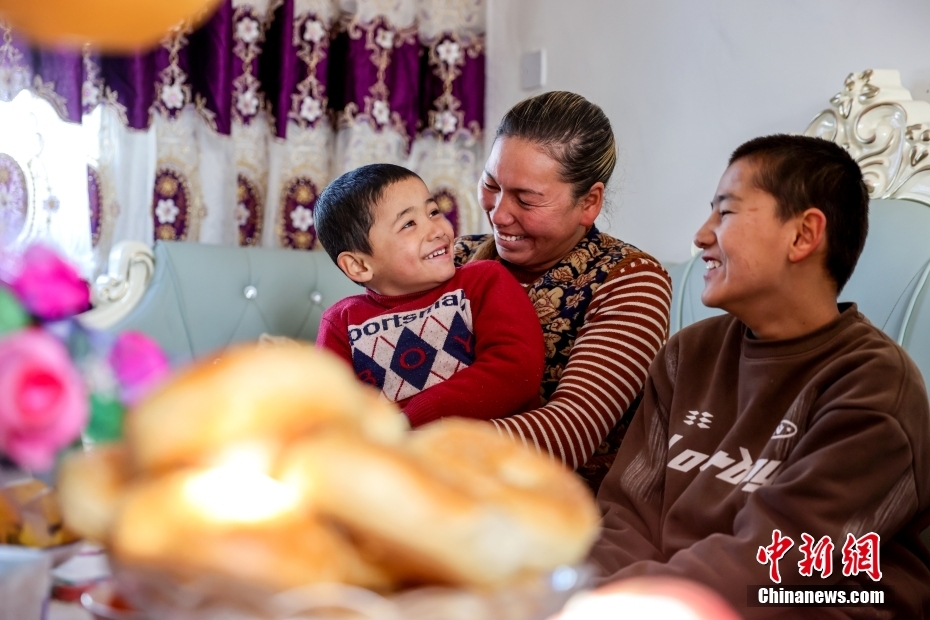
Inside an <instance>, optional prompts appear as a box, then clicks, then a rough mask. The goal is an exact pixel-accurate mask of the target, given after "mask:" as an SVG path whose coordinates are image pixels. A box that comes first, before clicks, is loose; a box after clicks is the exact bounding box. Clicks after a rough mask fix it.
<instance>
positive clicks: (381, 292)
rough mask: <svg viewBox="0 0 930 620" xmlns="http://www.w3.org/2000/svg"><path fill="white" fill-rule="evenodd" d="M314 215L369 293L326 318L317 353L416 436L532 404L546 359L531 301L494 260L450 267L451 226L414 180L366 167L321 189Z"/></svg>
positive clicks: (326, 242) (331, 248) (333, 250)
mask: <svg viewBox="0 0 930 620" xmlns="http://www.w3.org/2000/svg"><path fill="white" fill-rule="evenodd" d="M314 215H315V223H316V229H317V232H318V234H319V236H320V242H321V243H322V244H323V247H324V248H325V249H326V251H327V252H328V253H329V255H330V257H331V258H332V259H333V261H334V262H335V263H336V264H337V265H338V266H339V268H340V269H342V271H343V272H344V273H345V274H346V275H347V276H348V277H349V278H350V279H352V280H353V281H355V282H357V283H359V284H361V285H363V286H365V288H366V289H367V291H366V293H365V294H363V295H356V296H353V297H348V298H346V299H344V300H342V301H340V302H338V303H336V304H334V305H333V306H332V307H330V308H329V309H328V310H327V311H326V312H325V313H324V314H323V319H322V322H321V324H320V332H319V334H318V336H317V345H318V346H320V347H323V348H326V349H330V350H331V351H334V352H335V353H336V354H338V355H340V356H341V357H343V358H344V359H345V360H346V361H347V362H348V363H350V364H351V365H352V366H353V368H354V369H355V372H356V375H357V376H358V378H359V379H360V380H361V381H364V382H366V383H370V384H371V385H373V386H375V387H377V388H378V389H379V390H381V393H382V394H383V395H384V396H385V398H387V399H388V400H390V401H392V402H395V403H397V404H398V406H400V407H401V408H402V409H403V412H404V413H405V414H406V415H407V417H408V418H409V420H410V423H411V425H412V426H419V425H421V424H424V423H426V422H430V421H432V420H436V419H438V418H440V417H447V416H458V417H469V418H482V419H492V418H499V417H504V416H507V415H511V414H513V413H519V412H522V411H524V410H527V409H532V408H534V407H536V406H538V404H539V386H540V383H541V382H542V373H543V363H544V350H543V338H542V328H541V327H540V325H539V319H538V318H537V317H536V312H535V311H534V310H533V305H532V304H531V303H530V300H529V297H527V295H526V293H525V292H524V291H523V289H522V288H521V287H520V285H519V283H518V282H517V281H516V280H515V279H514V277H513V276H511V275H510V273H509V272H508V271H507V270H506V269H504V268H503V267H502V266H501V265H500V264H498V263H496V262H493V261H479V262H476V263H473V264H469V265H466V266H464V267H459V268H456V267H455V265H454V264H453V262H452V241H453V232H452V225H451V224H449V221H448V220H447V219H446V218H445V216H444V215H443V214H442V212H441V211H440V210H439V207H438V206H437V204H436V201H435V200H433V198H432V196H431V195H430V193H429V190H428V189H427V188H426V185H425V184H424V183H423V181H422V180H420V177H418V176H417V175H416V174H414V173H413V172H411V171H410V170H407V169H406V168H402V167H400V166H395V165H392V164H372V165H369V166H362V167H361V168H358V169H356V170H353V171H351V172H347V173H346V174H344V175H342V176H341V177H339V178H338V179H336V180H335V181H333V182H332V183H331V184H330V185H329V186H328V187H327V188H326V189H325V190H324V191H323V193H322V194H321V195H320V197H319V199H318V201H317V204H316V209H315V214H314Z"/></svg>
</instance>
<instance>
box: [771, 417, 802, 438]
mask: <svg viewBox="0 0 930 620" xmlns="http://www.w3.org/2000/svg"><path fill="white" fill-rule="evenodd" d="M797 434H798V425H797V424H795V423H794V422H791V421H789V420H782V421H781V422H779V423H778V426H776V427H775V434H774V435H772V439H786V438H788V437H794V436H795V435H797Z"/></svg>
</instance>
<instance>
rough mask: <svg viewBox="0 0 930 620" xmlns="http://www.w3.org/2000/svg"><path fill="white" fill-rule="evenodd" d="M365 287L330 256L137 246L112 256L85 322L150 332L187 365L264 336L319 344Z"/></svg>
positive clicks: (120, 246) (214, 247) (124, 247)
mask: <svg viewBox="0 0 930 620" xmlns="http://www.w3.org/2000/svg"><path fill="white" fill-rule="evenodd" d="M362 290H363V289H362V288H360V287H359V286H358V285H357V284H355V283H354V282H352V281H351V280H349V279H348V278H347V277H346V276H345V275H343V273H342V272H341V271H340V270H339V268H338V267H336V265H334V264H333V262H332V261H331V260H330V258H329V256H328V255H327V254H326V253H325V252H320V251H313V252H304V251H298V250H287V249H269V248H244V247H229V246H217V245H205V244H199V243H186V242H172V241H158V242H156V243H155V247H154V249H149V248H148V246H147V245H145V244H142V243H137V242H129V243H123V244H118V245H117V246H116V247H115V248H114V249H113V251H112V252H111V255H110V264H109V270H108V273H107V274H106V275H104V276H102V277H101V278H100V279H98V282H97V284H96V286H95V287H94V291H93V297H94V302H95V307H94V308H93V309H92V310H90V311H89V312H87V313H85V314H84V315H82V317H81V321H82V323H83V324H84V325H85V326H87V327H92V328H96V329H103V330H108V331H111V332H113V333H119V332H122V331H126V330H139V331H142V332H144V333H146V334H148V335H149V336H151V337H152V338H154V339H155V340H157V341H158V342H159V344H161V346H162V348H163V349H164V350H165V352H166V353H167V354H168V357H169V359H170V360H171V361H172V363H173V364H174V365H182V364H184V363H186V362H188V361H190V360H191V359H194V358H197V357H200V356H203V355H208V354H210V353H211V352H213V351H217V350H220V349H223V348H225V347H227V346H229V345H231V344H233V343H236V342H242V341H249V340H257V339H258V338H259V337H260V336H261V335H262V334H268V335H273V336H286V337H289V338H295V339H299V340H308V341H313V340H315V339H316V335H317V331H318V329H319V325H320V317H321V315H322V313H323V311H324V310H325V309H326V308H328V307H329V306H331V305H332V304H333V303H334V302H336V301H338V300H340V299H342V298H344V297H346V296H348V295H353V294H357V293H359V292H361V291H362Z"/></svg>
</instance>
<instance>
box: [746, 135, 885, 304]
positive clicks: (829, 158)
mask: <svg viewBox="0 0 930 620" xmlns="http://www.w3.org/2000/svg"><path fill="white" fill-rule="evenodd" d="M740 159H745V160H748V161H750V162H752V163H753V164H755V165H756V174H755V179H754V181H755V185H756V187H758V188H759V189H761V190H762V191H764V192H766V193H768V194H771V195H772V196H773V197H774V198H775V201H776V202H777V203H778V215H779V217H780V218H781V219H782V221H786V220H788V219H789V218H791V217H794V216H795V215H799V214H801V213H803V212H804V211H805V210H806V209H808V208H810V207H816V208H818V209H820V210H821V211H823V214H824V215H825V216H827V231H826V232H827V264H826V267H827V272H828V273H829V274H830V276H831V277H832V278H833V280H834V281H835V282H836V290H837V293H839V292H840V291H842V290H843V286H845V285H846V282H847V281H848V280H849V277H850V276H851V275H852V272H853V269H855V267H856V262H858V260H859V255H860V254H861V253H862V248H863V246H864V245H865V237H866V235H867V234H868V232H869V190H868V188H867V187H866V185H865V183H864V182H863V179H862V170H861V169H860V168H859V164H857V163H856V161H855V160H854V159H853V158H852V157H851V156H850V155H849V153H847V152H846V151H845V150H844V149H843V148H842V147H841V146H839V145H837V144H834V143H833V142H829V141H827V140H824V139H822V138H811V137H809V136H789V135H784V134H779V135H773V136H764V137H761V138H755V139H753V140H750V141H749V142H746V143H745V144H742V145H740V146H739V147H738V148H737V149H736V150H735V151H733V155H731V156H730V164H732V163H733V162H735V161H737V160H740Z"/></svg>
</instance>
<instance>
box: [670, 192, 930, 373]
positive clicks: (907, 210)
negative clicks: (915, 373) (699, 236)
mask: <svg viewBox="0 0 930 620" xmlns="http://www.w3.org/2000/svg"><path fill="white" fill-rule="evenodd" d="M669 273H670V274H671V276H672V317H671V319H672V322H671V331H672V333H674V332H676V331H678V330H679V329H681V328H683V327H686V326H688V325H690V324H691V323H695V322H697V321H700V320H701V319H704V318H707V317H710V316H714V315H717V314H722V312H721V311H720V310H716V309H712V308H707V307H706V306H704V304H702V303H701V291H703V290H704V280H703V275H704V263H703V261H702V260H701V257H700V256H695V257H694V258H692V259H691V260H690V261H688V262H686V263H681V264H679V265H674V266H672V267H670V268H669ZM928 276H930V206H927V205H923V204H919V203H917V202H912V201H910V200H873V201H872V202H871V204H870V205H869V236H868V238H867V239H866V243H865V249H864V250H863V251H862V256H861V257H860V258H859V262H858V264H857V265H856V270H855V272H853V275H852V277H851V278H850V279H849V282H848V283H847V284H846V287H845V288H844V289H843V292H842V293H841V294H840V298H839V300H840V301H854V302H856V303H857V304H858V306H859V310H860V312H862V314H864V315H865V316H866V317H867V318H868V319H869V320H870V321H871V322H872V323H873V324H874V325H876V326H877V327H879V328H881V329H882V330H883V331H884V332H885V333H886V334H888V336H890V337H891V338H892V339H894V340H895V341H896V342H897V343H898V344H900V345H901V346H903V347H904V349H905V350H906V351H907V352H908V353H909V354H910V356H911V357H912V358H914V361H915V362H917V365H918V367H919V368H920V370H921V373H923V377H924V382H925V383H927V384H930V283H928Z"/></svg>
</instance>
